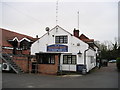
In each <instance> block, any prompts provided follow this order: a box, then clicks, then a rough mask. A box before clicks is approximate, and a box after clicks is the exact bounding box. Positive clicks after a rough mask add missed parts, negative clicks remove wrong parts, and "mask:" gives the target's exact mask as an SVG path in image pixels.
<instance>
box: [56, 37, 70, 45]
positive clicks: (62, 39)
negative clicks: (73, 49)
mask: <svg viewBox="0 0 120 90" xmlns="http://www.w3.org/2000/svg"><path fill="white" fill-rule="evenodd" d="M55 43H65V44H67V43H68V36H56V37H55Z"/></svg>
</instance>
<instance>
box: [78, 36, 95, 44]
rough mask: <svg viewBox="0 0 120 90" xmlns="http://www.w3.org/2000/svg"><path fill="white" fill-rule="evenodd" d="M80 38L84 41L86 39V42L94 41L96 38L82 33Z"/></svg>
mask: <svg viewBox="0 0 120 90" xmlns="http://www.w3.org/2000/svg"><path fill="white" fill-rule="evenodd" d="M79 39H80V40H82V41H84V42H94V39H89V38H88V37H86V36H85V35H84V34H81V35H80V37H79Z"/></svg>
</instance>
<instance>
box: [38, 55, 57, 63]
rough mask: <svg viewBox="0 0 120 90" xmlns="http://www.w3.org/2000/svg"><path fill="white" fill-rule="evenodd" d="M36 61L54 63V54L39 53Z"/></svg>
mask: <svg viewBox="0 0 120 90" xmlns="http://www.w3.org/2000/svg"><path fill="white" fill-rule="evenodd" d="M37 61H38V63H39V64H55V55H52V54H50V55H49V54H40V55H37Z"/></svg>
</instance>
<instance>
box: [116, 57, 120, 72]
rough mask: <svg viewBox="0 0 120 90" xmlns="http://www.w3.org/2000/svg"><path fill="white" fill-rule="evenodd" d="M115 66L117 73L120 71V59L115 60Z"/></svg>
mask: <svg viewBox="0 0 120 90" xmlns="http://www.w3.org/2000/svg"><path fill="white" fill-rule="evenodd" d="M116 65H117V69H118V71H120V57H119V58H117V61H116Z"/></svg>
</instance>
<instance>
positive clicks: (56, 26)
mask: <svg viewBox="0 0 120 90" xmlns="http://www.w3.org/2000/svg"><path fill="white" fill-rule="evenodd" d="M57 25H58V0H57V2H56V32H58V27H57Z"/></svg>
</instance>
